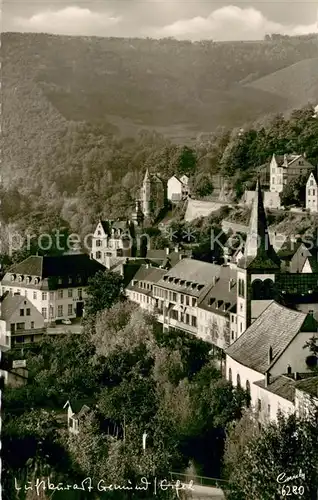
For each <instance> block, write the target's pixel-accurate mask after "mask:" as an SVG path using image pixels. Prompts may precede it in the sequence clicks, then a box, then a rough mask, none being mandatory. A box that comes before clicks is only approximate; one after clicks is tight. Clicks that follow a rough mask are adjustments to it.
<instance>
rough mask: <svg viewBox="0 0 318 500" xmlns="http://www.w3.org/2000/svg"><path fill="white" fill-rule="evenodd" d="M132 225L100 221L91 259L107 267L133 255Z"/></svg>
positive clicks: (123, 222)
mask: <svg viewBox="0 0 318 500" xmlns="http://www.w3.org/2000/svg"><path fill="white" fill-rule="evenodd" d="M133 243H134V240H133V236H132V224H130V223H129V222H128V221H108V220H99V222H98V224H97V226H96V229H95V232H94V234H93V238H92V250H91V258H92V259H95V260H96V261H97V262H99V263H100V264H102V265H103V266H105V267H107V268H108V267H109V261H110V260H111V259H112V260H114V259H115V258H118V259H119V260H120V259H123V258H125V257H131V256H132V254H133V246H134V245H133Z"/></svg>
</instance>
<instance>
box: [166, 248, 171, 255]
mask: <svg viewBox="0 0 318 500" xmlns="http://www.w3.org/2000/svg"><path fill="white" fill-rule="evenodd" d="M169 253H170V248H169V247H166V255H169Z"/></svg>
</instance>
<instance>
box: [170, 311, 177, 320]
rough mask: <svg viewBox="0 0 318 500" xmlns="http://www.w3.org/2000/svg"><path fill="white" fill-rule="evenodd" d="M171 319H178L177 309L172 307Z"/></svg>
mask: <svg viewBox="0 0 318 500" xmlns="http://www.w3.org/2000/svg"><path fill="white" fill-rule="evenodd" d="M171 319H176V320H177V319H178V311H175V310H174V309H172V311H171Z"/></svg>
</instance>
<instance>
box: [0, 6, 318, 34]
mask: <svg viewBox="0 0 318 500" xmlns="http://www.w3.org/2000/svg"><path fill="white" fill-rule="evenodd" d="M317 6H318V0H316V1H313V0H311V1H306V0H300V1H299V0H298V1H296V0H282V1H279V0H269V1H267V2H264V1H262V0H253V1H252V0H251V1H243V0H236V1H233V2H231V3H229V1H228V0H223V1H222V0H220V1H216V2H215V1H213V0H195V1H194V0H141V1H140V0H139V1H138V0H91V1H90V2H87V1H82V0H55V1H54V0H2V19H1V21H2V31H22V32H45V33H54V34H62V35H63V34H65V35H85V36H91V35H96V36H105V37H108V36H119V37H147V36H148V37H152V38H163V37H174V38H176V39H180V40H182V39H187V40H202V39H212V40H216V41H224V40H259V39H263V38H264V36H265V35H266V34H268V33H282V34H288V35H302V34H306V33H313V32H316V33H318V7H317Z"/></svg>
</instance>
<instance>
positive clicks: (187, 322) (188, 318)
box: [186, 314, 190, 325]
mask: <svg viewBox="0 0 318 500" xmlns="http://www.w3.org/2000/svg"><path fill="white" fill-rule="evenodd" d="M186 324H187V325H189V324H190V316H189V314H186Z"/></svg>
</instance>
